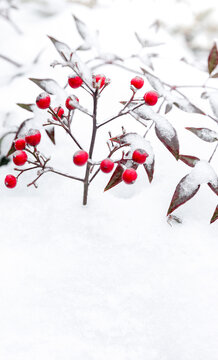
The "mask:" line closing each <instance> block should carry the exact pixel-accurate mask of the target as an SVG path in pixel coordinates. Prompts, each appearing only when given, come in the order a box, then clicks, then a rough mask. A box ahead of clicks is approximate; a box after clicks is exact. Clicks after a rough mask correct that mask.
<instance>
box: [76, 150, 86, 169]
mask: <svg viewBox="0 0 218 360" xmlns="http://www.w3.org/2000/svg"><path fill="white" fill-rule="evenodd" d="M88 158H89V154H88V153H87V152H86V151H84V150H79V151H77V152H76V153H75V154H74V155H73V162H74V164H75V165H77V166H83V165H85V164H86V163H87V161H88Z"/></svg>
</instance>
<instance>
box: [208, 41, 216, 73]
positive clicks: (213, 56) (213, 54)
mask: <svg viewBox="0 0 218 360" xmlns="http://www.w3.org/2000/svg"><path fill="white" fill-rule="evenodd" d="M217 65H218V49H217V44H216V42H215V43H214V45H213V47H212V49H211V50H210V54H209V56H208V72H209V74H211V73H212V71H213V70H214V69H215V67H216V66H217Z"/></svg>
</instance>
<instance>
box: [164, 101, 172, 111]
mask: <svg viewBox="0 0 218 360" xmlns="http://www.w3.org/2000/svg"><path fill="white" fill-rule="evenodd" d="M172 107H173V105H172V104H170V103H168V104H166V108H165V114H168V112H170V111H171V110H172Z"/></svg>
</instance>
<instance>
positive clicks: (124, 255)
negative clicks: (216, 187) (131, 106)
mask: <svg viewBox="0 0 218 360" xmlns="http://www.w3.org/2000/svg"><path fill="white" fill-rule="evenodd" d="M49 4H50V5H49V6H50V7H49V9H53V10H54V14H52V15H51V14H50V16H45V13H44V16H42V13H43V12H42V10H44V11H46V7H45V5H43V6H42V7H41V12H40V11H39V9H40V6H39V5H40V2H38V4H37V2H35V5H34V3H32V4H26V3H25V2H24V3H22V2H21V3H20V4H19V11H17V12H14V13H13V18H14V21H16V23H17V24H18V25H19V26H20V28H21V30H22V31H23V35H18V34H16V32H15V31H14V29H13V28H12V27H11V26H10V25H9V24H8V23H6V22H4V21H3V20H2V21H1V23H0V29H1V32H0V46H1V51H0V53H3V54H7V55H8V56H10V57H12V58H13V59H15V60H17V61H18V62H21V63H25V64H26V63H30V62H31V60H32V59H33V58H34V57H35V56H36V54H37V53H38V52H39V51H40V50H41V49H42V48H44V49H45V50H44V53H43V54H42V57H41V59H40V61H39V63H38V64H37V65H35V67H30V68H29V71H27V72H26V73H25V75H23V76H21V77H18V78H16V79H15V80H13V81H10V80H9V78H10V76H11V75H12V74H13V73H14V71H15V69H14V67H12V66H11V65H10V64H8V63H6V62H4V61H3V60H1V73H0V84H1V87H0V98H1V103H0V112H1V117H2V119H4V114H5V113H6V112H8V111H11V112H12V115H10V116H9V118H8V120H7V121H8V126H9V125H10V126H13V125H15V124H16V125H18V124H19V123H20V122H21V121H22V120H24V119H25V118H26V117H28V116H29V114H28V113H27V114H26V113H25V111H24V110H22V109H19V108H18V107H17V106H16V103H17V102H24V103H31V102H34V100H35V98H36V96H37V95H38V94H39V93H40V92H41V91H40V89H39V88H38V87H37V86H36V85H35V84H33V83H31V82H30V81H29V80H28V77H36V78H47V77H51V78H54V79H55V80H57V81H59V83H60V84H61V85H62V86H64V85H65V82H66V79H67V75H68V74H70V71H69V70H67V69H61V68H59V67H56V68H55V69H52V68H51V67H50V66H49V64H50V63H51V62H52V61H53V60H54V59H60V58H59V55H58V53H57V52H56V51H55V49H54V47H53V45H52V44H51V43H50V41H49V40H48V38H47V37H46V35H51V36H53V37H55V38H57V39H59V40H61V41H64V42H66V43H67V44H69V45H70V46H72V47H73V48H76V47H77V46H79V45H80V43H81V38H80V36H79V35H78V33H77V31H76V28H75V24H74V21H73V18H72V14H74V15H76V16H78V17H79V18H81V20H83V21H85V22H86V23H87V24H88V25H89V26H90V28H92V29H93V30H95V29H99V30H100V40H101V44H102V46H103V50H104V52H113V53H116V54H118V55H120V56H125V57H127V56H129V55H131V54H132V53H134V52H137V51H138V50H139V49H140V46H139V44H138V43H137V41H136V39H135V37H134V31H137V32H138V33H139V34H143V32H144V31H145V29H147V26H148V25H149V24H150V23H152V21H154V20H155V14H156V11H158V16H159V17H162V18H163V19H165V20H166V19H168V20H166V21H168V22H169V26H170V25H172V26H174V25H175V24H176V23H178V24H180V25H181V24H183V25H184V26H188V25H189V22H191V21H192V18H191V13H190V12H189V7H188V6H187V3H186V2H172V1H166V2H165V1H162V2H161V1H154V2H152V3H151V2H148V1H137V0H136V1H121V0H117V1H105V2H104V1H99V3H98V5H97V6H96V7H94V8H88V7H84V6H81V5H79V4H74V3H65V2H61V1H54V2H50V3H49ZM52 4H53V5H52ZM164 4H165V6H164ZM36 5H37V6H39V9H38V10H36V8H35V7H36ZM194 5H196V3H195V2H193V3H192V6H194ZM56 6H57V8H55V7H56ZM199 6H200V5H199ZM55 9H58V11H55ZM49 11H50V13H51V12H52V10H49ZM49 11H48V12H49ZM182 11H183V12H182ZM214 11H217V9H214ZM47 15H48V14H47ZM152 17H153V18H152ZM162 36H163V38H164V40H166V41H167V45H164V47H163V50H162V53H161V56H160V58H157V59H156V60H155V62H154V64H155V71H156V73H157V74H158V75H159V76H160V77H162V78H163V79H164V80H166V81H168V82H171V83H175V84H202V83H203V82H204V81H205V80H206V77H207V74H206V73H205V72H203V71H200V70H197V69H195V68H193V67H191V66H189V65H186V64H184V63H182V62H180V61H179V59H180V58H181V57H182V56H184V55H187V56H190V54H189V51H188V50H187V48H185V47H184V46H183V40H182V37H181V39H180V40H181V41H178V38H175V39H174V38H173V37H171V36H170V35H169V34H168V33H167V31H166V32H165V33H163V34H162ZM210 41H211V46H212V43H213V38H212V37H211V39H210ZM209 47H210V46H209ZM203 61H205V62H206V58H205V59H203ZM130 65H131V66H133V68H134V66H135V68H136V63H134V61H132V62H131V63H130ZM99 72H100V73H104V74H105V75H106V76H107V77H109V78H111V84H110V86H108V87H107V88H106V89H105V91H104V94H103V95H102V98H101V99H100V103H99V119H101V121H104V120H105V119H107V118H109V117H110V116H112V115H113V114H116V112H117V111H118V110H119V109H120V108H121V107H120V104H119V101H120V100H127V99H128V98H129V97H130V94H131V92H130V89H129V83H130V80H131V78H132V77H133V74H131V73H129V72H126V71H124V70H122V69H119V68H115V67H113V66H110V65H108V66H105V67H104V68H101V69H99V70H97V73H99ZM217 81H218V80H217V79H215V80H211V84H212V86H215V87H217V86H218V85H217ZM150 88H151V87H150V85H149V84H148V83H147V82H146V84H145V86H144V88H143V90H140V92H139V94H141V96H142V95H143V94H144V92H145V91H147V90H149V89H150ZM67 91H68V92H70V90H69V88H68V89H67ZM71 93H72V91H71ZM73 93H74V94H75V95H77V96H78V97H79V98H80V104H81V105H83V106H85V107H87V108H89V109H91V106H92V104H91V101H90V99H89V97H88V96H87V95H86V94H84V92H83V91H82V90H81V89H79V90H75V92H74V91H73ZM184 93H186V94H187V95H189V96H190V98H191V99H192V101H193V102H194V103H195V104H196V105H198V102H199V104H201V106H202V104H205V109H207V111H209V112H210V113H211V114H212V111H211V110H210V109H209V106H208V105H207V101H206V100H202V99H200V100H199V97H200V96H199V95H200V93H201V91H200V90H199V91H198V90H196V89H191V90H190V89H189V90H186V91H185V90H184ZM166 117H167V118H168V119H169V121H170V122H171V123H172V125H173V126H174V127H175V128H176V129H177V132H178V137H179V141H180V147H181V153H182V154H188V155H194V156H198V157H199V158H201V159H202V160H208V159H209V157H210V155H211V153H212V151H213V148H214V144H211V143H206V142H203V141H201V140H200V139H198V138H197V137H196V136H195V135H193V134H191V133H190V132H188V131H187V130H185V129H184V128H185V127H188V126H189V127H209V128H210V129H212V130H214V131H217V126H216V124H215V123H214V122H212V120H211V121H210V120H209V119H208V118H205V117H204V116H202V115H198V114H189V113H185V112H183V111H181V110H178V109H177V110H173V111H172V112H170V113H169V114H168V115H167V116H166ZM37 119H38V120H35V123H34V126H35V127H38V128H40V129H42V126H41V125H42V121H41V120H40V118H39V117H38V118H37ZM37 121H38V123H37ZM122 125H124V126H125V128H126V130H127V131H130V132H131V131H137V132H139V133H140V134H143V133H144V128H143V127H142V126H141V125H140V124H139V123H137V122H136V121H135V120H134V119H133V118H131V117H130V116H128V117H121V118H120V119H118V120H117V121H115V122H113V123H111V124H108V126H106V127H105V128H103V129H102V130H101V132H99V137H98V141H97V144H96V151H95V153H94V158H95V159H96V160H99V159H101V158H103V157H104V156H106V155H107V153H108V149H107V146H106V143H105V140H107V139H108V131H109V130H111V131H112V135H114V136H115V135H117V134H119V133H120V132H121V126H122ZM73 127H74V131H75V134H77V137H78V139H80V141H81V143H82V144H87V146H88V142H89V134H90V130H91V119H90V118H89V117H87V116H86V115H84V114H82V113H80V112H77V113H76V115H75V119H74V123H73ZM2 129H3V127H2ZM4 129H5V127H4ZM42 131H43V130H42ZM148 140H149V141H151V143H152V146H153V148H154V152H155V159H156V165H155V173H154V180H153V182H152V184H149V183H148V180H147V178H146V174H145V172H144V170H143V169H141V168H140V169H139V171H138V179H137V181H136V182H135V184H134V185H132V186H127V185H125V184H120V185H118V186H117V187H116V188H115V189H112V190H110V191H108V192H106V193H103V189H104V187H105V185H106V183H107V182H108V180H109V177H110V175H105V174H99V176H98V177H97V178H96V181H95V182H93V184H92V186H91V187H90V190H89V199H88V206H87V207H83V206H82V205H81V201H82V185H81V184H80V183H77V182H73V181H71V180H70V179H66V178H63V177H59V176H58V175H55V174H51V173H50V174H49V173H48V174H45V175H44V176H42V177H41V178H40V180H39V183H38V184H39V188H38V189H35V188H33V187H30V188H27V187H26V184H27V183H28V182H30V181H31V180H32V179H33V174H24V175H23V176H22V177H20V179H19V183H18V185H17V187H16V188H15V189H13V190H10V189H7V188H6V187H5V186H4V178H5V175H6V174H8V173H14V172H13V164H10V165H9V166H8V167H1V168H0V184H1V185H0V191H1V201H0V207H1V213H0V359H1V360H27V359H28V360H30V359H31V360H48V359H49V360H74V359H75V360H103V359H104V360H112V359H113V360H175V359H177V360H217V359H218V236H217V225H218V224H217V223H216V222H215V223H214V224H212V225H209V221H210V218H211V216H212V214H213V212H214V209H215V207H216V205H217V198H216V195H215V194H214V193H213V192H212V191H211V189H210V188H209V187H208V186H207V185H206V184H203V185H202V186H201V189H200V190H199V192H198V193H197V194H196V195H195V197H194V198H193V199H191V200H190V201H189V202H187V203H186V204H184V205H183V206H181V207H180V208H179V209H178V210H176V211H175V214H176V215H177V216H179V217H180V218H181V219H182V221H183V222H182V224H173V226H172V227H171V226H169V224H168V223H167V221H166V212H167V209H168V207H169V204H170V201H171V198H172V195H173V193H174V190H175V187H176V185H177V184H178V182H179V181H180V180H181V178H182V177H183V176H185V175H186V174H188V173H189V172H191V170H192V169H191V168H189V167H188V166H186V165H185V164H183V163H182V162H177V161H176V160H175V159H174V158H173V156H172V155H171V154H170V152H169V151H167V149H166V148H165V147H164V146H163V144H162V143H160V141H159V140H158V139H157V138H156V136H155V134H154V132H153V131H151V132H150V135H149V136H148ZM56 141H57V145H56V146H54V145H53V144H52V143H51V142H50V141H49V139H48V138H47V136H46V134H45V133H42V141H41V144H40V149H41V150H42V152H43V153H45V154H46V155H51V157H52V160H51V165H52V166H53V165H54V167H55V168H58V169H60V170H62V171H65V172H69V173H71V174H75V175H76V174H77V175H79V174H80V175H81V173H83V171H84V170H83V169H81V168H79V169H78V168H76V167H75V166H74V165H73V163H72V156H73V153H74V152H75V151H76V150H77V149H76V147H75V146H74V144H73V143H72V141H71V140H70V139H68V137H67V135H66V134H65V133H64V131H63V130H62V129H60V131H57V136H56ZM5 146H6V147H7V146H8V144H5ZM217 160H218V154H216V155H215V156H214V158H213V160H212V162H211V165H212V166H213V168H214V170H215V171H216V172H217V171H218V168H217Z"/></svg>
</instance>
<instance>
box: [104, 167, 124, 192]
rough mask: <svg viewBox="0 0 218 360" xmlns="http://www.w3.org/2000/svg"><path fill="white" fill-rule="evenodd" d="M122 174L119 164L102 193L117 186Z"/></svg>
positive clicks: (122, 170)
mask: <svg viewBox="0 0 218 360" xmlns="http://www.w3.org/2000/svg"><path fill="white" fill-rule="evenodd" d="M123 172H124V168H123V166H121V165H120V164H118V165H117V167H116V169H115V170H114V172H113V174H112V176H111V178H110V180H109V182H108V184H107V185H106V187H105V189H104V191H107V190H110V189H111V188H112V187H114V186H116V185H118V184H119V183H121V182H122V175H123Z"/></svg>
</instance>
